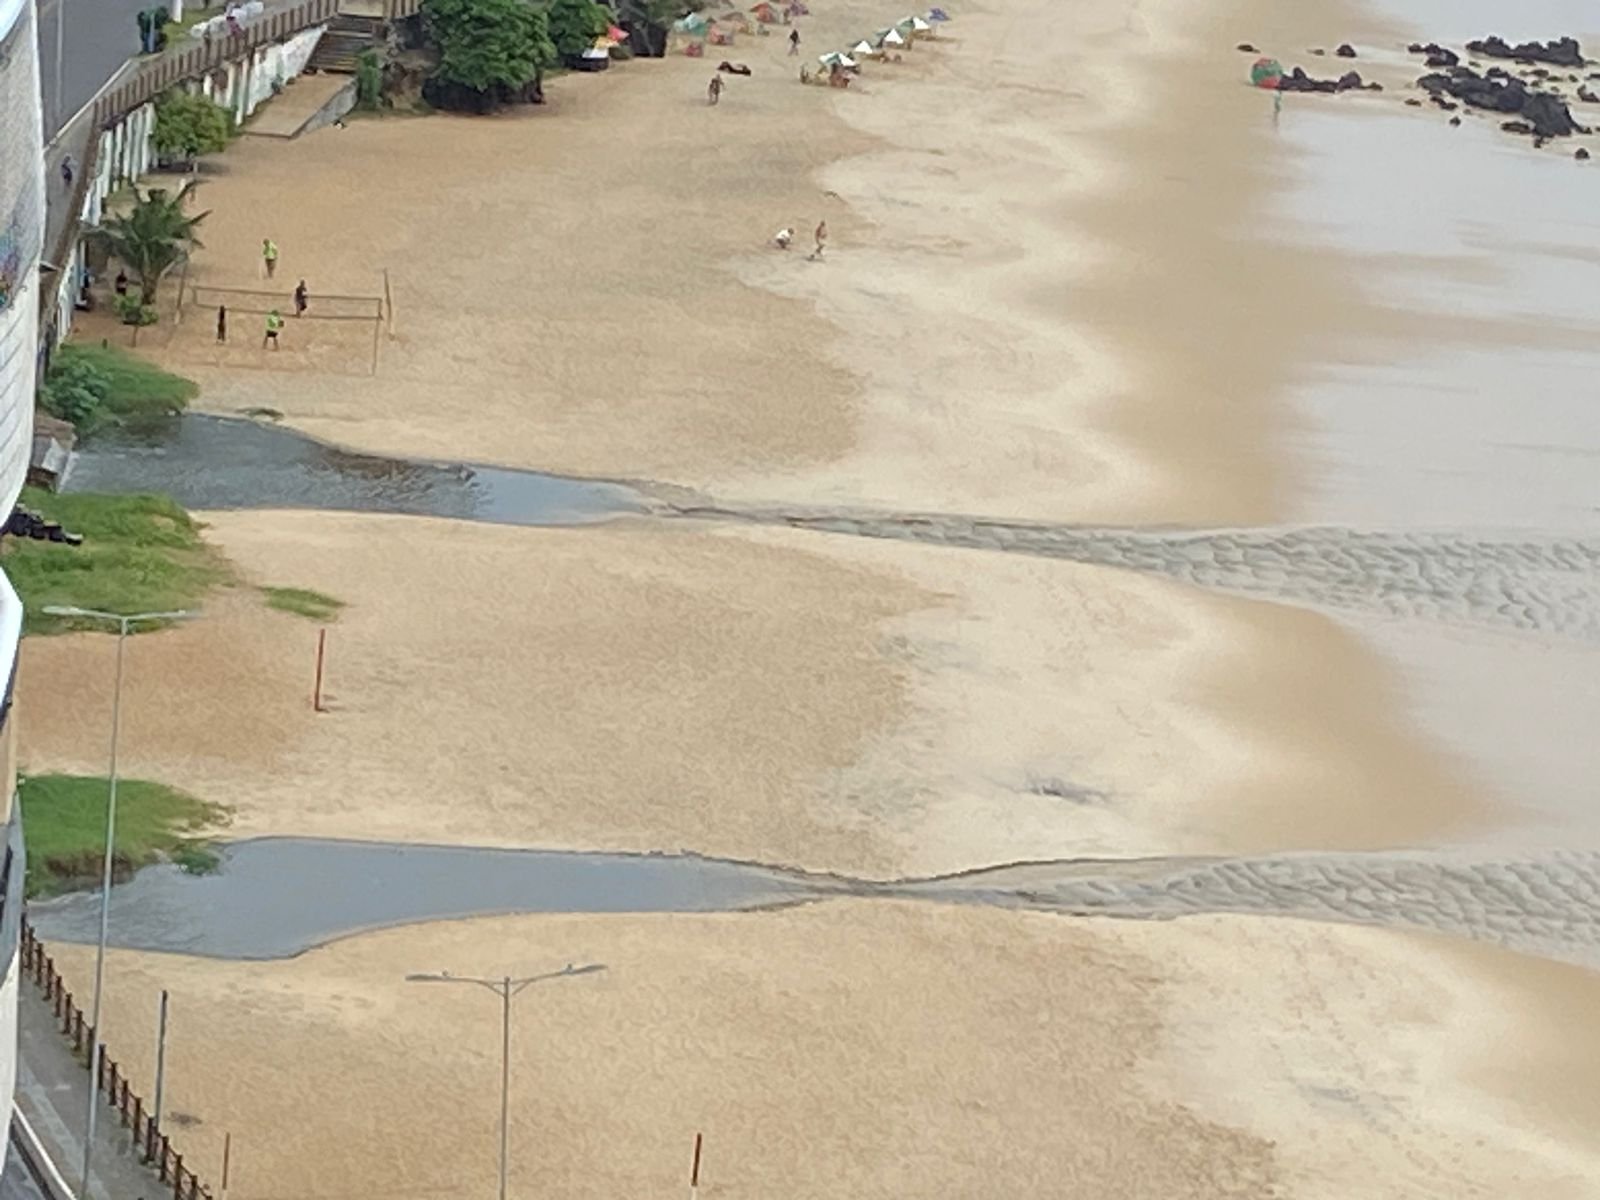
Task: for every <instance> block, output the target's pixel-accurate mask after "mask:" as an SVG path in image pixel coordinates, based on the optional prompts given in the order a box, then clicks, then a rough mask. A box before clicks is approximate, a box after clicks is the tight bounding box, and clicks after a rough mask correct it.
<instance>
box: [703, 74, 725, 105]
mask: <svg viewBox="0 0 1600 1200" xmlns="http://www.w3.org/2000/svg"><path fill="white" fill-rule="evenodd" d="M721 98H722V76H721V75H713V76H712V77H711V82H710V83H709V84H707V85H706V103H707V104H712V105H715V104H716V102H717V101H718V100H720V99H721Z"/></svg>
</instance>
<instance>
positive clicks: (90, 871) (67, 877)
mask: <svg viewBox="0 0 1600 1200" xmlns="http://www.w3.org/2000/svg"><path fill="white" fill-rule="evenodd" d="M17 790H18V795H19V796H20V797H21V800H22V811H23V836H24V838H25V839H26V841H27V850H28V883H27V894H28V895H29V896H49V895H53V894H55V893H58V892H65V891H71V890H73V889H74V888H79V887H95V886H97V885H98V883H99V881H100V873H101V871H102V869H103V863H104V855H105V844H106V843H105V838H106V791H107V781H106V780H105V779H104V778H103V777H99V776H93V775H33V776H26V777H23V778H21V779H19V780H18V789H17ZM228 816H229V814H228V810H227V809H225V808H223V807H222V806H221V805H218V804H208V803H207V802H206V801H204V800H201V799H198V798H197V797H194V796H191V795H189V794H188V793H187V792H180V791H179V790H178V789H177V788H170V787H167V786H166V785H165V784H160V783H151V782H149V781H147V780H143V779H121V780H118V781H117V840H116V847H115V850H114V851H113V854H112V860H111V861H112V877H113V878H115V879H126V878H127V877H128V876H129V875H131V874H132V873H133V872H134V871H137V870H138V869H139V868H140V867H144V866H148V865H149V864H151V863H153V862H157V861H159V860H160V859H169V860H171V861H173V862H176V863H177V864H178V865H179V866H181V867H182V868H183V869H184V870H186V871H193V872H195V873H196V874H201V873H204V872H206V871H210V870H214V869H215V867H216V864H217V855H216V851H215V850H214V849H213V848H212V846H211V843H210V842H209V840H207V838H206V837H205V836H204V835H205V834H206V833H208V832H212V831H214V830H216V829H217V828H219V827H220V826H222V825H225V824H226V823H227V821H228Z"/></svg>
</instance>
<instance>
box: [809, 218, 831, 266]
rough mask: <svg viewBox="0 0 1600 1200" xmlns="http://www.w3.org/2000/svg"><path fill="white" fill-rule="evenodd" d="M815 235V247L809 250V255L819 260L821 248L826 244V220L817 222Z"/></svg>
mask: <svg viewBox="0 0 1600 1200" xmlns="http://www.w3.org/2000/svg"><path fill="white" fill-rule="evenodd" d="M815 236H816V240H817V248H816V249H815V250H813V251H812V252H811V257H812V258H814V259H816V260H817V261H818V262H821V261H822V251H823V248H824V247H826V246H827V244H828V223H827V222H826V221H818V222H817V232H816V235H815Z"/></svg>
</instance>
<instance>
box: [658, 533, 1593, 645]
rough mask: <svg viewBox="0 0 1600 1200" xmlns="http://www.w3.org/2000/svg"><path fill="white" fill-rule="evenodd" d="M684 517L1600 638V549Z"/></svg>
mask: <svg viewBox="0 0 1600 1200" xmlns="http://www.w3.org/2000/svg"><path fill="white" fill-rule="evenodd" d="M677 511H678V514H679V515H682V516H689V517H696V518H706V519H720V520H738V521H748V522H754V523H758V524H773V525H787V526H791V527H794V528H800V529H814V530H818V531H822V532H829V533H841V534H849V535H852V536H855V537H874V538H895V539H899V540H903V541H914V542H924V543H933V544H938V545H946V546H958V547H965V548H971V549H984V550H1001V551H1011V552H1014V553H1020V554H1034V555H1041V556H1044V557H1050V558H1064V559H1070V560H1072V561H1074V562H1083V563H1093V564H1097V565H1101V566H1109V567H1120V568H1124V569H1127V570H1132V571H1142V572H1146V573H1149V574H1155V575H1164V576H1167V577H1169V578H1173V579H1178V580H1182V581H1183V582H1186V583H1192V584H1197V585H1200V586H1204V587H1211V588H1218V589H1221V590H1225V591H1229V592H1235V593H1241V594H1244V595H1251V596H1261V597H1266V598H1271V599H1274V600H1286V601H1289V602H1292V603H1298V604H1305V605H1312V606H1316V607H1320V608H1331V609H1343V610H1356V611H1360V612H1364V613H1370V614H1376V615H1382V616H1392V617H1406V618H1422V619H1428V620H1435V621H1442V622H1448V623H1465V624H1471V625H1478V626H1489V627H1492V628H1498V629H1504V630H1508V631H1517V632H1524V633H1531V632H1538V633H1545V634H1556V635H1560V636H1563V637H1567V638H1571V639H1574V640H1577V641H1583V642H1600V542H1596V541H1590V540H1585V539H1581V538H1573V537H1557V536H1541V535H1537V534H1530V535H1523V534H1512V535H1505V534H1488V535H1471V534H1432V533H1413V532H1402V533H1391V532H1361V531H1357V530H1353V529H1342V528H1334V527H1315V528H1285V529H1271V528H1266V529H1242V530H1199V531H1191V530H1152V531H1144V530H1118V529H1084V528H1079V527H1074V526H1067V525H1037V524H1026V523H1012V522H1005V521H994V520H987V519H984V518H980V517H963V516H920V515H919V516H897V515H885V514H870V513H853V512H786V511H779V510H763V509H747V510H734V509H726V508H684V509H679V510H677Z"/></svg>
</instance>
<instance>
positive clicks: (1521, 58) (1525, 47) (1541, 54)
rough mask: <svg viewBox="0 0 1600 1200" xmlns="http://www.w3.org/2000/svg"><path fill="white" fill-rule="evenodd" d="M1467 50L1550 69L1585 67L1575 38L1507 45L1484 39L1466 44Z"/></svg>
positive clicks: (1494, 38)
mask: <svg viewBox="0 0 1600 1200" xmlns="http://www.w3.org/2000/svg"><path fill="white" fill-rule="evenodd" d="M1467 49H1468V50H1470V51H1471V52H1472V53H1474V54H1481V55H1483V57H1485V58H1511V59H1515V60H1517V61H1518V62H1539V63H1549V64H1550V65H1551V66H1552V67H1581V66H1584V65H1586V60H1585V59H1584V57H1583V48H1582V47H1581V46H1580V45H1579V44H1578V39H1577V38H1570V37H1564V38H1557V39H1556V40H1555V41H1553V42H1523V43H1521V44H1520V45H1516V46H1511V45H1507V44H1506V42H1505V40H1504V39H1503V38H1498V37H1486V38H1484V39H1483V40H1482V41H1479V42H1468V43H1467Z"/></svg>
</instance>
